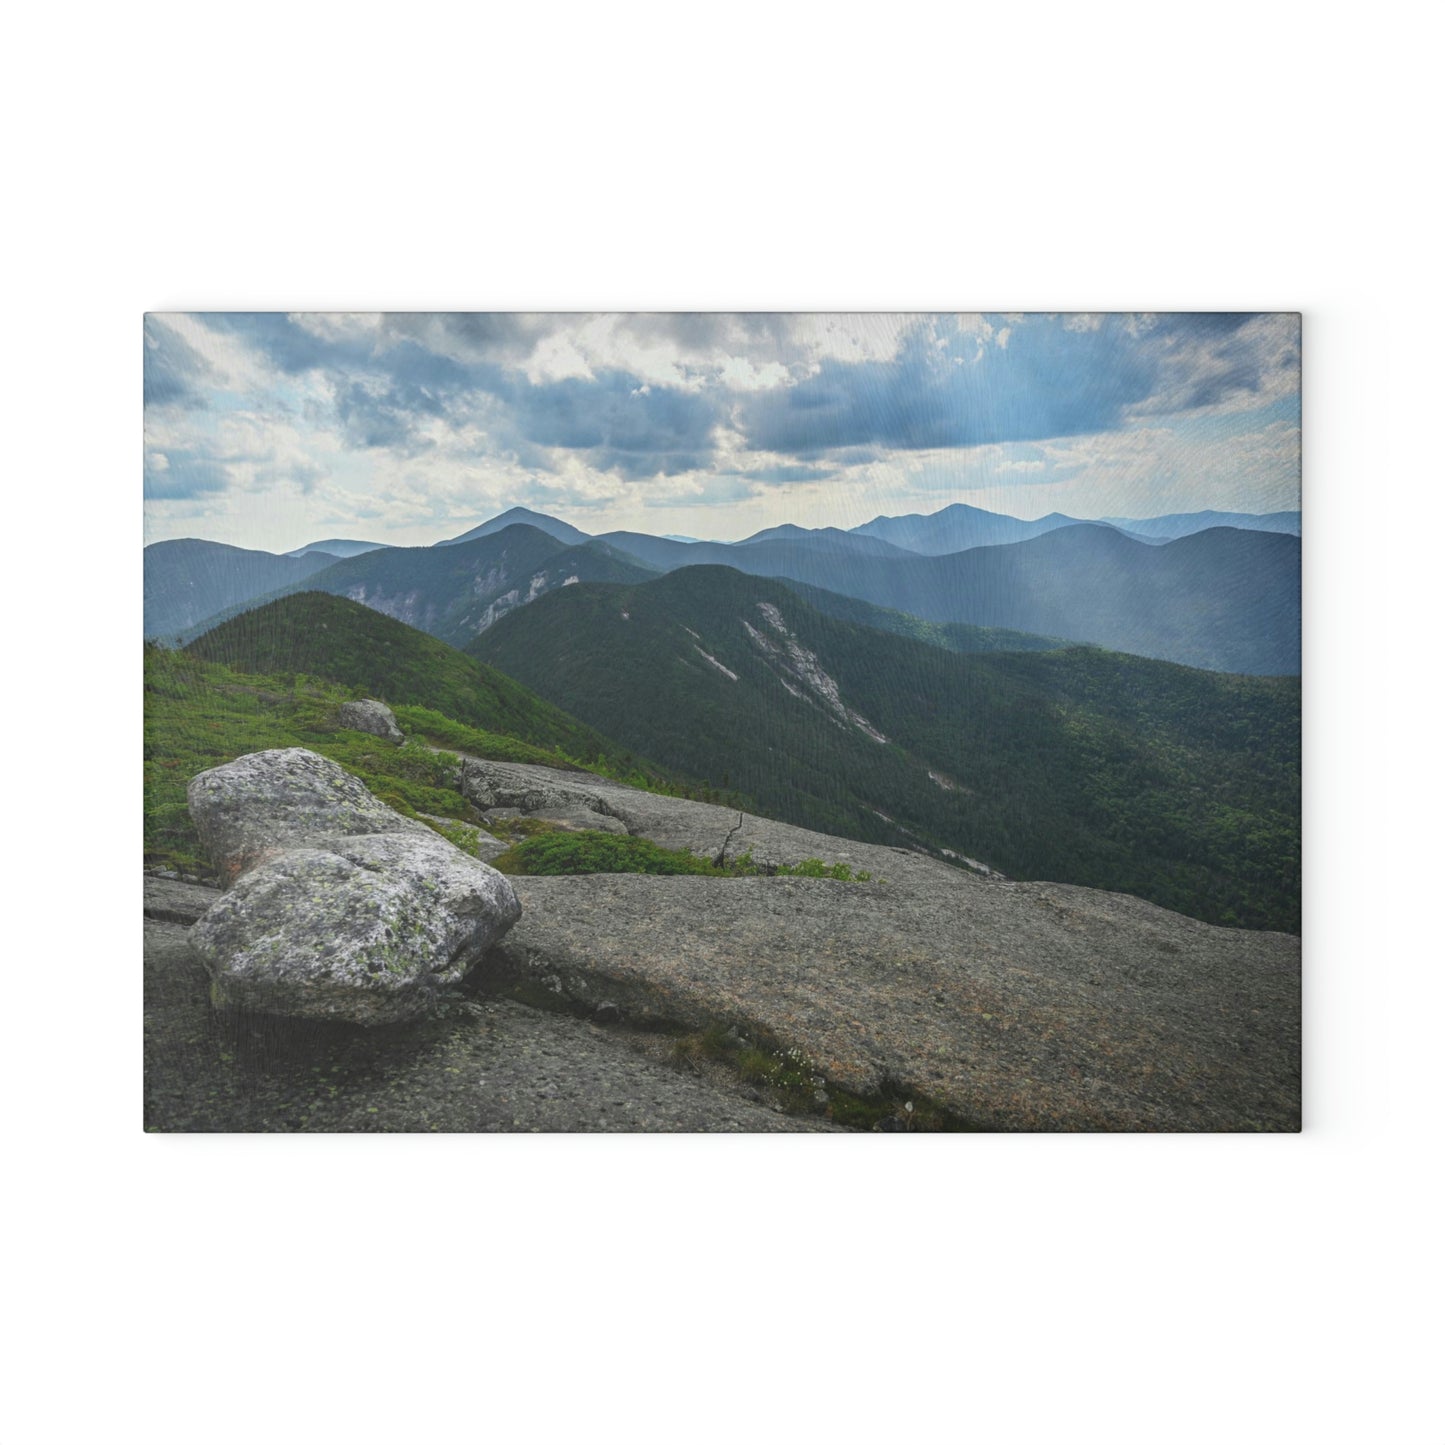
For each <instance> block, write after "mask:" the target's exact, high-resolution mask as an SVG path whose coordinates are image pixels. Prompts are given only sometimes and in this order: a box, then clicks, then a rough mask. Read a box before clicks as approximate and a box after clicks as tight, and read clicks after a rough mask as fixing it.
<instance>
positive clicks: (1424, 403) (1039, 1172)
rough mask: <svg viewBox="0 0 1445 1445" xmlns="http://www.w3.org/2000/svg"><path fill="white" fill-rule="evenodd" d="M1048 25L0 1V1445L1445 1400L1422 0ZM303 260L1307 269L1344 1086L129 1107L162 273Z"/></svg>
mask: <svg viewBox="0 0 1445 1445" xmlns="http://www.w3.org/2000/svg"><path fill="white" fill-rule="evenodd" d="M524 8H525V11H526V13H525V17H523V15H522V11H523V9H524ZM1007 9H1008V15H1007V18H1004V13H1003V12H1004V10H1005V7H991V9H990V13H988V14H977V13H969V12H967V11H965V10H964V9H963V7H957V6H949V7H938V8H937V9H934V8H931V7H924V6H912V5H906V4H892V5H888V6H876V5H870V6H856V5H845V4H832V5H827V6H817V7H812V6H801V5H800V6H790V5H786V4H781V3H774V4H769V5H749V4H738V3H734V4H731V5H728V6H716V7H681V6H666V5H614V6H589V7H577V8H571V7H565V6H531V7H521V6H510V7H507V9H506V11H505V12H504V13H500V12H495V11H490V10H488V9H486V8H485V7H477V6H462V5H455V6H453V5H428V4H411V5H408V6H405V7H397V6H379V5H367V4H349V5H346V6H339V5H337V6H332V5H310V6H308V5H303V4H299V3H294V0H293V3H291V4H287V5H284V6H282V5H269V4H264V3H261V4H255V3H253V4H251V5H248V6H245V7H224V6H211V7H200V6H194V5H190V6H180V5H175V6H169V5H132V6H112V7H105V8H101V7H94V8H87V7H83V6H78V7H68V8H62V7H49V8H46V9H44V10H43V11H42V9H41V8H40V7H33V6H32V7H27V8H26V9H25V10H23V11H21V12H19V13H18V15H13V16H11V17H10V19H9V20H8V21H7V27H6V32H7V33H6V42H5V60H4V62H3V64H4V69H5V85H4V87H3V99H0V104H3V106H4V108H5V117H4V119H5V135H6V138H7V143H8V144H7V149H8V150H9V152H10V157H11V159H10V160H9V162H8V163H7V177H8V178H7V186H6V196H7V202H8V204H7V211H8V215H9V219H8V221H7V222H6V228H5V232H4V233H3V234H4V239H5V244H6V246H7V248H8V249H9V263H8V266H7V272H6V275H7V279H8V282H9V285H8V287H7V297H8V302H9V309H8V312H7V320H8V322H9V323H10V324H9V325H7V327H6V331H5V337H4V341H5V345H4V346H3V347H0V365H3V367H4V371H5V386H4V396H5V399H6V408H5V410H6V431H7V437H6V440H7V443H8V445H7V447H6V448H5V452H4V459H5V460H4V470H3V474H4V476H5V479H6V482H7V495H6V509H5V516H6V521H7V524H8V525H7V526H6V529H5V539H6V543H7V546H6V557H7V562H8V564H9V565H8V566H7V568H6V579H7V582H8V584H9V585H8V587H7V588H6V598H7V604H8V613H9V618H10V626H9V630H8V633H7V642H8V644H9V645H8V647H7V649H6V656H5V673H6V678H7V682H8V684H9V687H8V689H7V694H8V698H9V700H8V703H7V711H8V716H6V718H5V724H6V738H5V741H4V749H5V765H4V776H5V782H6V787H5V797H6V801H7V802H8V803H9V807H8V808H7V810H6V812H7V815H8V816H7V823H8V828H7V833H8V842H9V850H8V851H9V852H10V854H11V858H10V866H9V868H8V869H7V883H8V887H7V890H6V894H7V908H6V925H7V926H6V930H5V935H6V940H7V942H6V947H5V962H4V964H3V972H0V977H3V979H4V1000H5V1020H6V1026H5V1041H4V1044H3V1047H0V1065H3V1068H4V1071H5V1074H4V1094H3V1099H4V1103H5V1107H6V1114H7V1120H6V1124H7V1141H6V1154H7V1156H8V1160H9V1163H10V1165H11V1168H10V1171H9V1180H8V1183H6V1184H5V1186H4V1188H3V1191H0V1208H3V1211H4V1218H3V1239H4V1243H5V1251H6V1266H5V1275H4V1282H3V1300H4V1302H3V1306H0V1308H3V1320H4V1329H5V1332H6V1339H5V1340H4V1341H3V1348H0V1359H3V1361H4V1366H5V1375H6V1377H7V1379H6V1381H5V1383H4V1385H3V1390H0V1439H3V1440H4V1441H5V1442H7V1445H8V1442H14V1445H32V1442H35V1445H39V1442H65V1445H70V1442H81V1445H92V1442H104V1445H109V1442H117V1445H120V1442H125V1445H129V1442H137V1445H140V1442H144V1445H231V1442H247V1445H250V1442H255V1441H266V1442H269V1445H289V1442H297V1445H330V1442H338V1445H339V1442H345V1445H369V1442H386V1445H391V1442H418V1445H432V1442H461V1441H468V1442H470V1441H496V1442H533V1441H536V1442H553V1441H558V1442H571V1441H580V1442H614V1441H615V1442H627V1445H647V1442H653V1441H688V1442H713V1441H727V1442H737V1441H758V1442H771V1441H786V1442H789V1445H805V1442H812V1441H820V1442H823V1441H826V1442H829V1445H838V1442H853V1441H857V1442H868V1445H878V1442H895V1441H897V1442H910V1445H911V1442H921V1441H930V1442H931V1441H969V1442H980V1445H1059V1442H1064V1445H1161V1442H1163V1445H1219V1442H1224V1441H1228V1442H1231V1445H1360V1442H1365V1445H1374V1442H1381V1445H1415V1442H1438V1441H1440V1440H1441V1439H1442V1438H1445V1423H1442V1418H1441V1416H1442V1410H1441V1407H1440V1403H1439V1391H1438V1385H1435V1384H1434V1381H1432V1378H1431V1376H1432V1374H1436V1373H1437V1372H1438V1369H1439V1364H1440V1358H1441V1340H1440V1336H1439V1327H1438V1315H1439V1287H1440V1283H1441V1279H1440V1263H1441V1259H1440V1249H1439V1243H1438V1226H1437V1222H1436V1218H1435V1216H1436V1214H1437V1212H1438V1210H1439V1205H1440V1196H1439V1189H1438V1184H1437V1182H1436V1169H1437V1166H1438V1159H1439V1139H1440V1121H1439V1115H1440V1107H1439V1092H1440V1091H1439V1068H1438V1062H1437V1057H1438V1047H1437V1039H1438V1035H1439V1031H1440V1027H1441V1017H1442V1012H1441V988H1440V974H1441V971H1442V959H1441V954H1442V950H1441V947H1440V943H1439V938H1438V929H1437V925H1436V912H1437V898H1438V895H1439V886H1438V881H1437V877H1438V866H1437V865H1438V859H1439V852H1440V849H1439V842H1438V818H1439V813H1440V796H1439V781H1440V765H1439V760H1438V759H1439V730H1440V714H1439V712H1438V703H1437V702H1436V701H1435V700H1434V684H1435V676H1436V674H1437V672H1438V655H1439V636H1440V620H1441V618H1440V608H1439V605H1438V602H1437V601H1436V597H1437V578H1438V572H1439V568H1438V565H1435V564H1433V557H1434V553H1435V552H1436V550H1437V549H1438V546H1439V536H1440V532H1439V524H1440V509H1439V505H1438V501H1437V491H1438V488H1439V486H1440V475H1441V469H1440V462H1439V456H1438V452H1439V446H1440V442H1439V408H1438V405H1436V401H1437V396H1438V392H1439V383H1440V368H1439V364H1438V336H1439V331H1440V324H1441V316H1440V290H1439V283H1438V279H1437V275H1436V268H1437V266H1438V255H1437V251H1438V245H1439V231H1438V218H1437V215H1436V212H1435V206H1436V205H1437V204H1438V195H1437V192H1438V183H1439V156H1438V139H1439V137H1438V130H1436V129H1432V128H1433V127H1435V126H1436V125H1437V124H1438V111H1437V110H1436V108H1435V106H1434V105H1433V104H1432V103H1431V97H1432V96H1434V95H1436V94H1437V81H1438V77H1437V76H1436V75H1434V74H1433V73H1431V64H1430V62H1431V60H1432V58H1433V57H1434V56H1436V55H1438V53H1439V51H1438V36H1437V35H1435V34H1434V33H1433V26H1434V21H1433V19H1432V20H1431V21H1429V22H1428V27H1429V28H1427V22H1426V20H1425V19H1424V18H1423V17H1425V16H1426V15H1428V14H1430V13H1431V12H1429V11H1426V10H1425V9H1424V8H1423V7H1421V8H1420V9H1419V10H1416V9H1415V8H1414V7H1410V6H1404V5H1390V4H1376V5H1374V6H1371V7H1369V8H1368V10H1366V11H1364V12H1362V14H1360V15H1352V16H1350V17H1349V19H1348V21H1346V20H1344V19H1341V20H1338V21H1337V20H1334V19H1332V18H1331V15H1330V12H1328V11H1327V10H1326V9H1325V8H1324V7H1294V6H1285V5H1270V4H1262V3H1253V4H1249V5H1230V4H1219V3H1216V4H1213V5H1210V6H1207V7H1203V6H1201V7H1197V8H1193V9H1189V8H1181V7H1170V8H1167V9H1166V8H1165V7H1160V6H1157V5H1147V6H1145V5H1139V6H1132V5H1118V4H1115V5H1093V6H1077V5H1070V6H1052V5H1042V6H1029V7H1008V8H1007ZM995 12H996V13H995ZM1342 14H1343V12H1342ZM288 306H297V307H306V308H308V309H330V308H366V309H371V308H380V307H409V308H417V309H421V308H438V309H472V308H475V309H522V308H532V307H545V308H566V309H573V308H576V309H601V308H606V309H614V308H615V309H653V308H668V309H700V308H722V309H732V308H735V307H748V308H776V309H805V308H806V309H845V308H848V309H856V308H860V307H868V306H876V307H881V308H889V309H895V308H896V309H915V308H916V309H977V308H1019V309H1024V308H1044V307H1060V308H1067V309H1076V308H1089V309H1101V308H1116V307H1130V308H1132V307H1152V308H1160V309H1163V308H1169V309H1178V308H1200V309H1211V308H1229V309H1234V308H1239V307H1248V308H1261V309H1271V310H1302V311H1303V312H1304V313H1305V368H1306V370H1305V437H1306V452H1305V492H1304V498H1305V501H1304V505H1305V513H1306V533H1307V537H1306V568H1307V581H1306V619H1307V633H1306V658H1307V661H1306V674H1305V676H1306V691H1307V705H1308V712H1307V719H1308V721H1307V739H1306V741H1307V788H1308V809H1307V816H1306V827H1307V855H1306V856H1307V915H1306V917H1307V925H1306V985H1307V997H1306V1004H1307V1010H1306V1018H1307V1054H1306V1069H1307V1127H1306V1131H1305V1132H1304V1133H1303V1134H1302V1135H1300V1136H1291V1137H1282V1138H1281V1137H1270V1138H1259V1139H1254V1138H1235V1137H1219V1138H1212V1137H1205V1138H1190V1137H1112V1136H1101V1137H1084V1138H1068V1137H1043V1138H1007V1137H963V1138H957V1137H947V1138H914V1137H904V1138H894V1137H888V1138H880V1137H862V1138H844V1139H831V1138H784V1139H740V1140H739V1139H728V1140H713V1139H698V1138H683V1139H675V1138H651V1137H643V1138H603V1139H591V1138H589V1139H580V1138H578V1139H574V1138H514V1137H508V1138H474V1137H457V1138H435V1137H421V1138H412V1137H385V1138H349V1137H337V1138H329V1137H323V1138H273V1137H222V1136H217V1137H146V1136H144V1135H143V1134H142V1132H141V1127H140V1088H141V1079H140V1047H139V1021H140V993H139V989H140V983H139V967H138V961H139V920H138V917H137V909H136V906H135V905H136V897H135V893H136V883H137V879H136V876H135V875H136V871H137V870H136V867H135V859H136V855H137V845H138V842H139V838H138V831H139V830H138V823H137V804H138V802H139V793H140V777H139V772H140V770H139V766H138V762H137V759H138V756H139V741H140V739H139V733H140V696H139V687H138V671H139V669H138V666H137V664H138V661H139V658H138V652H139V646H138V641H139V633H140V626H139V624H140V616H139V609H140V549H141V540H142V538H141V514H140V365H141V325H140V323H141V314H142V312H143V311H144V310H147V309H197V308H205V307H236V308H273V307H288ZM1432 1385H1433V1386H1434V1388H1432Z"/></svg>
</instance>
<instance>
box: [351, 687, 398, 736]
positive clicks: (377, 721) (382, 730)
mask: <svg viewBox="0 0 1445 1445" xmlns="http://www.w3.org/2000/svg"><path fill="white" fill-rule="evenodd" d="M337 721H338V722H339V723H340V724H341V726H342V727H344V728H353V729H354V730H355V731H356V732H359V733H372V734H374V735H375V736H376V737H379V738H386V739H387V741H388V742H393V743H399V742H401V741H403V736H404V735H403V733H402V730H401V729H400V728H399V727H398V726H397V725H396V715H395V714H394V713H393V712H392V710H391V709H390V708H389V707H387V705H386V704H385V703H384V702H377V700H376V699H375V698H374V697H364V698H362V699H360V701H358V702H344V703H342V704H341V711H340V712H339V713H338V714H337Z"/></svg>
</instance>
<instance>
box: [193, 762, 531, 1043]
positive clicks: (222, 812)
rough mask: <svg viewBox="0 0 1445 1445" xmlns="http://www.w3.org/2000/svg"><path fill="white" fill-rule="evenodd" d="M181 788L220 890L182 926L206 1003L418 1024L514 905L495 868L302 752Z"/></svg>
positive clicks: (505, 924) (229, 767) (515, 912)
mask: <svg viewBox="0 0 1445 1445" xmlns="http://www.w3.org/2000/svg"><path fill="white" fill-rule="evenodd" d="M188 796H189V800H190V807H191V816H192V818H193V819H194V821H195V824H196V827H197V830H198V831H199V833H200V835H201V840H202V842H203V844H204V845H205V847H206V850H207V852H208V853H209V854H210V857H211V859H212V861H213V862H214V864H215V865H216V867H217V869H218V870H219V871H220V872H221V874H222V876H223V878H224V879H225V880H226V882H227V883H228V884H229V885H230V891H229V892H228V893H226V894H225V895H224V896H223V897H222V898H220V899H219V901H218V902H217V903H216V904H215V905H214V906H213V907H212V908H211V909H210V911H209V912H207V913H206V914H205V916H204V917H203V918H201V919H200V921H199V922H198V923H196V925H195V926H194V927H193V928H192V930H191V941H192V943H193V944H194V946H195V948H196V950H197V952H198V953H199V954H200V957H201V959H202V960H203V962H204V963H205V965H206V968H207V971H208V972H209V973H210V975H211V980H212V1001H213V1002H214V1003H215V1004H216V1005H217V1006H218V1007H220V1006H234V1007H240V1008H248V1009H257V1010H261V1011H264V1012H270V1013H282V1014H291V1015H295V1016H299V1017H302V1018H323V1019H343V1020H348V1021H350V1022H353V1023H361V1024H380V1023H398V1022H402V1021H404V1020H407V1019H411V1018H415V1017H417V1016H419V1015H421V1014H423V1013H425V1012H426V1011H427V1010H428V1008H429V1007H430V1006H431V1003H432V1001H433V998H434V996H435V994H436V991H437V990H438V989H439V988H442V987H445V986H446V985H447V984H451V983H456V982H457V981H459V980H460V979H461V978H462V977H463V975H465V974H466V972H467V971H468V970H469V969H470V968H471V967H472V966H473V965H474V964H475V963H476V962H477V961H478V960H479V959H480V958H481V957H482V955H483V954H484V953H485V952H486V950H487V949H488V948H489V947H490V946H491V945H492V944H493V943H495V942H496V941H497V940H498V939H499V938H501V936H502V935H503V934H504V933H505V932H506V931H507V930H508V929H509V928H510V927H511V926H512V924H513V923H515V922H516V921H517V918H518V917H519V915H520V913H521V908H520V905H519V904H518V902H517V895H516V894H515V893H514V892H513V890H512V885H511V884H510V883H509V882H508V881H507V879H506V878H504V877H503V876H502V875H501V874H500V873H498V872H497V871H496V870H495V869H494V868H489V867H488V866H487V865H486V864H485V863H483V862H481V861H480V860H479V859H477V858H472V857H469V856H467V855H466V854H465V853H463V852H461V850H460V849H458V848H455V847H453V846H452V844H450V843H449V842H447V840H446V839H445V838H442V837H441V836H439V835H438V834H437V833H435V832H433V831H432V830H431V829H430V828H427V827H426V826H425V825H423V824H421V823H418V822H415V821H413V820H412V819H410V818H405V817H403V816H402V815H401V814H400V813H398V812H396V811H395V810H394V809H392V808H389V807H387V805H386V804H385V803H383V802H381V801H380V800H379V799H378V798H375V797H373V796H372V794H371V793H370V792H368V791H367V789H366V787H365V786H364V785H363V784H362V783H361V782H360V781H359V780H358V779H356V778H353V777H352V776H351V775H350V774H349V773H347V772H345V771H344V770H343V769H342V768H340V767H338V766H337V765H336V764H335V763H333V762H330V761H329V760H328V759H326V758H323V757H319V756H318V755H317V754H315V753H312V752H308V751H307V750H306V749H305V748H277V749H273V750H271V751H268V752H262V753H252V754H249V755H248V756H246V757H243V758H237V759H236V761H235V762H232V763H227V764H225V765H224V766H223V767H219V768H212V769H210V770H209V771H208V772H204V773H200V774H198V775H197V776H196V777H195V778H193V779H192V780H191V784H190V788H189V791H188Z"/></svg>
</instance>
